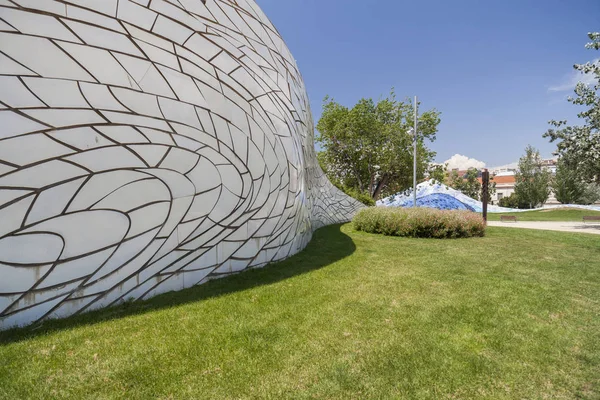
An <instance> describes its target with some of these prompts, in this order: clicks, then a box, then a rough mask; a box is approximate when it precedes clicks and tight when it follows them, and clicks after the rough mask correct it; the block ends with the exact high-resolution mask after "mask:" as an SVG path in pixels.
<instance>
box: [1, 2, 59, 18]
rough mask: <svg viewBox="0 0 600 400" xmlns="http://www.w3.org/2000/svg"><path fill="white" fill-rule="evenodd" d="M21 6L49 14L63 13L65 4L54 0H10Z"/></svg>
mask: <svg viewBox="0 0 600 400" xmlns="http://www.w3.org/2000/svg"><path fill="white" fill-rule="evenodd" d="M12 1H13V3H16V4H18V5H20V6H22V7H25V8H30V9H33V10H39V11H46V12H48V13H51V14H56V15H62V16H64V15H65V5H64V4H63V3H60V2H58V1H55V0H45V1H39V0H12Z"/></svg>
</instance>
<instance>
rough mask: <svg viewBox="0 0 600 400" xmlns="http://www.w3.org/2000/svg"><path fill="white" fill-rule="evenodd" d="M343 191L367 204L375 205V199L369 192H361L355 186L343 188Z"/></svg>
mask: <svg viewBox="0 0 600 400" xmlns="http://www.w3.org/2000/svg"><path fill="white" fill-rule="evenodd" d="M342 191H343V192H344V193H346V194H347V195H348V196H350V197H353V198H355V199H356V200H358V201H360V202H361V203H363V204H364V205H365V206H370V207H371V206H374V205H375V200H373V198H372V197H371V195H370V194H369V193H368V192H360V191H359V190H358V189H354V188H343V189H342Z"/></svg>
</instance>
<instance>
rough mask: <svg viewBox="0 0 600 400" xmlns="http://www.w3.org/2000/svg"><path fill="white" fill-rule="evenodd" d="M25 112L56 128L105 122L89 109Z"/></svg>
mask: <svg viewBox="0 0 600 400" xmlns="http://www.w3.org/2000/svg"><path fill="white" fill-rule="evenodd" d="M24 113H25V114H27V115H29V116H31V117H33V118H35V119H37V120H39V121H41V122H44V123H46V124H48V125H51V126H54V127H56V128H62V127H69V126H76V125H92V124H101V123H105V122H106V121H104V120H103V119H102V118H101V117H100V116H99V115H98V114H97V113H96V112H94V111H91V110H64V109H55V108H49V109H41V110H26V111H24Z"/></svg>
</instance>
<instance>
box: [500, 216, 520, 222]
mask: <svg viewBox="0 0 600 400" xmlns="http://www.w3.org/2000/svg"><path fill="white" fill-rule="evenodd" d="M509 221H511V222H517V217H515V216H514V215H501V216H500V222H509Z"/></svg>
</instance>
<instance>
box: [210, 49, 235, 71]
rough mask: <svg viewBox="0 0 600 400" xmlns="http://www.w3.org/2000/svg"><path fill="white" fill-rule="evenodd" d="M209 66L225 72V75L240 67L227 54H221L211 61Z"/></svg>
mask: <svg viewBox="0 0 600 400" xmlns="http://www.w3.org/2000/svg"><path fill="white" fill-rule="evenodd" d="M211 64H212V65H214V66H215V67H217V68H218V69H220V70H221V71H223V72H225V73H226V74H229V73H231V72H232V71H233V70H234V69H236V68H238V67H239V66H240V63H239V61H238V60H235V59H234V58H233V57H231V56H230V55H229V54H227V53H225V52H222V53H221V54H219V55H218V56H217V57H215V58H214V59H213V60H211Z"/></svg>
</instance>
